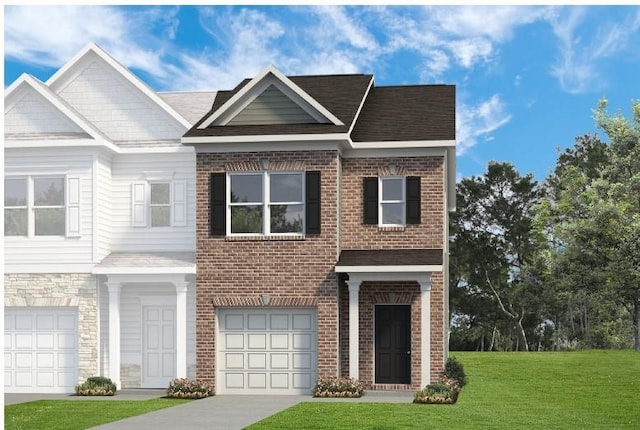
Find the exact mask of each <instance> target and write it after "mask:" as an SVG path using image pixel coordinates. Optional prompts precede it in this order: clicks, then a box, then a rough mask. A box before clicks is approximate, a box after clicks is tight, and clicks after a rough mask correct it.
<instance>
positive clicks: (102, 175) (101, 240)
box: [96, 156, 113, 261]
mask: <svg viewBox="0 0 640 430" xmlns="http://www.w3.org/2000/svg"><path fill="white" fill-rule="evenodd" d="M97 178H98V183H97V184H96V192H97V197H98V199H97V200H98V207H97V210H98V217H97V218H98V255H97V260H98V261H102V259H103V258H105V257H106V256H107V255H109V253H110V252H111V234H112V221H111V219H112V213H111V199H112V195H113V193H112V184H111V160H108V159H106V158H105V157H104V156H100V157H98V163H97Z"/></svg>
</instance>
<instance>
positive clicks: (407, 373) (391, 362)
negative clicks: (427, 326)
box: [375, 305, 411, 384]
mask: <svg viewBox="0 0 640 430" xmlns="http://www.w3.org/2000/svg"><path fill="white" fill-rule="evenodd" d="M375 310H376V317H375V319H376V321H375V323H376V339H375V342H376V357H375V358H376V379H375V382H376V384H410V383H411V306H408V305H378V306H376V309H375Z"/></svg>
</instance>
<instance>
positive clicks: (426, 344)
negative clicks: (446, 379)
mask: <svg viewBox="0 0 640 430" xmlns="http://www.w3.org/2000/svg"><path fill="white" fill-rule="evenodd" d="M418 283H419V284H420V333H421V334H420V344H421V347H420V356H421V359H420V363H421V364H420V374H421V378H422V380H421V386H422V387H424V386H425V385H428V384H430V383H431V274H430V273H429V274H428V275H427V276H426V277H425V278H423V279H419V280H418Z"/></svg>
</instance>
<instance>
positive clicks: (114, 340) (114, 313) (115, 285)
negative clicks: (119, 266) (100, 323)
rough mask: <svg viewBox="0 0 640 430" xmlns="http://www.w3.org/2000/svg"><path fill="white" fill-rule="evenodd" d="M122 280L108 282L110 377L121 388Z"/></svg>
mask: <svg viewBox="0 0 640 430" xmlns="http://www.w3.org/2000/svg"><path fill="white" fill-rule="evenodd" d="M121 288H122V284H121V283H120V282H107V290H108V291H109V378H110V379H111V381H113V383H114V384H116V388H117V389H118V390H119V389H121V388H122V386H121V384H120V290H121Z"/></svg>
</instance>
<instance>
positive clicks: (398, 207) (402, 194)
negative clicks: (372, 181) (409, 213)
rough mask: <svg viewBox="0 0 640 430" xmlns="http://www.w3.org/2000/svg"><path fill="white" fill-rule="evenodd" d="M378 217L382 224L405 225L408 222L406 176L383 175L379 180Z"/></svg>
mask: <svg viewBox="0 0 640 430" xmlns="http://www.w3.org/2000/svg"><path fill="white" fill-rule="evenodd" d="M378 186H379V189H378V196H379V197H380V204H379V205H378V211H379V212H378V219H379V220H380V222H379V224H380V225H385V226H387V225H389V226H403V225H405V223H406V216H405V213H406V209H405V208H406V190H405V178H404V176H381V177H380V179H379V182H378Z"/></svg>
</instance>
